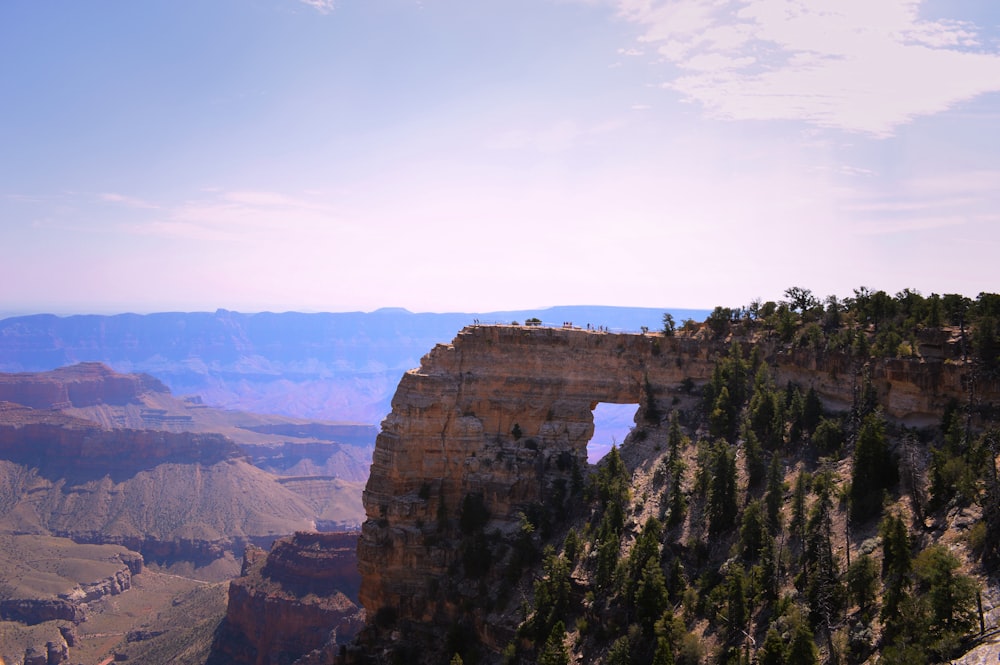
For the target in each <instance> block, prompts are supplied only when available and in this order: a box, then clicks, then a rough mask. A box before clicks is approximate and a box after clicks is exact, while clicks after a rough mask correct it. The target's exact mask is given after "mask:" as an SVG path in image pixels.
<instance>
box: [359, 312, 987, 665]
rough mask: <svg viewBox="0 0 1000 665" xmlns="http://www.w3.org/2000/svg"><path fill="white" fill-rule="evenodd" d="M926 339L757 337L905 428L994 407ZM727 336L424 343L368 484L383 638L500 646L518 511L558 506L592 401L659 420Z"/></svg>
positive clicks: (946, 351)
mask: <svg viewBox="0 0 1000 665" xmlns="http://www.w3.org/2000/svg"><path fill="white" fill-rule="evenodd" d="M737 341H738V340H737ZM933 342H934V340H931V341H928V342H927V344H928V345H929V346H933ZM937 342H938V346H937V347H935V349H933V350H935V351H936V352H935V353H927V354H926V355H923V356H921V357H917V358H912V359H884V360H882V359H872V360H866V361H865V362H859V361H856V360H854V359H852V358H851V357H849V356H847V355H845V354H835V353H827V354H821V353H816V352H814V351H805V350H802V351H797V350H794V349H787V348H785V347H784V346H779V345H770V346H769V345H767V344H761V345H760V348H761V352H762V353H764V354H765V355H766V356H767V360H768V362H769V364H770V365H771V366H772V367H773V368H774V374H775V382H776V383H777V384H778V385H784V383H785V382H787V381H792V382H795V383H798V384H799V385H801V386H803V388H804V389H807V388H809V387H812V388H814V389H815V390H816V392H817V393H818V394H819V396H820V397H821V399H822V400H823V401H824V403H826V404H828V405H830V406H833V407H837V406H838V405H839V406H841V407H843V406H847V405H850V404H852V402H853V401H854V400H855V399H856V397H857V394H858V391H859V390H860V387H861V385H862V384H863V383H868V384H870V386H871V387H872V388H873V389H874V390H875V391H876V393H877V395H878V398H879V401H880V403H881V405H882V407H883V409H884V411H885V413H886V415H887V417H888V418H890V419H892V420H896V421H899V422H903V423H912V424H921V423H926V422H927V421H929V420H933V419H935V418H938V417H939V414H940V413H941V412H942V410H943V409H944V406H945V405H946V404H947V403H948V402H949V401H950V400H953V399H957V400H968V399H969V397H970V395H971V396H975V398H976V399H978V400H981V401H986V402H990V403H994V404H995V403H997V401H998V397H1000V387H998V385H997V384H996V382H990V381H983V380H981V379H979V378H977V377H976V376H975V375H974V373H973V372H972V367H971V365H969V364H966V363H962V362H960V356H959V354H958V353H957V351H956V350H955V349H954V348H953V347H951V346H949V345H948V343H947V340H937ZM728 343H729V342H726V341H721V340H720V341H715V340H712V339H710V338H709V337H708V336H707V335H705V334H704V331H702V333H701V334H699V335H697V336H677V337H663V336H660V335H638V334H607V333H603V332H593V331H584V330H579V329H552V328H527V327H515V326H476V327H471V328H466V329H464V330H462V331H461V332H460V333H459V334H458V336H457V337H456V338H455V340H454V342H452V343H451V344H448V345H438V346H437V347H435V348H434V349H433V350H432V351H431V352H430V353H429V354H428V355H426V356H425V357H424V358H423V360H422V361H421V365H420V367H419V369H415V370H412V371H410V372H408V373H407V374H406V375H405V376H404V377H403V379H402V380H401V381H400V384H399V387H398V389H397V392H396V395H395V396H394V398H393V401H392V412H391V413H390V414H389V415H388V416H387V417H386V419H385V420H384V421H383V423H382V431H381V433H380V434H379V436H378V439H377V442H376V448H375V452H374V455H373V461H372V467H371V475H370V477H369V480H368V484H367V487H366V490H365V493H364V505H365V509H366V513H367V520H366V522H365V523H364V526H363V530H362V536H361V540H360V542H359V545H358V560H359V567H360V570H361V574H362V584H361V594H360V597H361V603H362V605H363V606H364V607H365V609H366V611H367V613H368V617H369V625H370V626H371V627H372V629H373V630H378V629H379V628H380V627H381V628H387V627H388V628H391V629H392V630H393V631H394V632H392V633H391V636H390V635H389V634H388V633H384V634H383V637H384V639H385V640H388V641H387V642H386V641H383V642H381V644H387V643H391V642H392V640H394V639H403V640H404V641H405V640H406V639H407V637H414V636H417V635H419V634H421V633H423V637H422V638H417V639H416V642H417V643H420V642H421V640H423V642H422V643H423V644H424V645H427V644H431V643H433V640H435V639H438V640H439V639H440V636H441V635H443V634H445V633H447V632H448V630H449V626H451V627H454V626H458V625H460V626H462V627H463V630H466V631H471V634H472V635H473V636H474V639H475V640H476V641H477V642H479V643H482V644H486V645H490V646H492V647H493V648H494V649H497V650H499V648H500V646H502V645H503V644H505V643H506V642H507V641H508V640H509V639H510V638H511V637H512V630H513V627H514V624H512V623H511V619H510V617H509V616H507V617H504V616H501V615H500V614H498V613H496V612H499V610H501V609H502V608H501V607H494V606H493V604H492V601H490V600H486V599H484V598H485V597H484V595H483V594H484V590H486V589H493V590H494V591H495V590H496V589H498V588H502V587H503V586H504V582H503V574H504V573H503V571H504V570H505V569H506V570H511V569H512V567H513V565H514V562H515V560H516V556H517V552H518V543H517V538H518V537H519V535H518V527H519V524H521V523H522V522H523V520H524V519H525V516H531V515H533V514H534V515H538V514H543V513H544V514H549V515H551V514H559V513H560V512H561V511H566V510H568V509H569V504H568V503H567V501H569V497H570V496H571V495H572V494H573V491H574V490H573V488H574V486H576V487H577V488H578V487H579V485H580V483H581V478H582V476H583V475H584V473H585V471H586V446H587V443H588V441H589V440H590V437H591V435H592V433H593V415H592V410H593V408H594V407H595V405H596V404H597V403H599V402H612V403H631V404H637V405H638V407H639V408H638V413H637V415H636V427H637V429H641V428H643V427H647V426H651V427H658V426H659V424H660V422H661V421H662V414H665V413H668V412H669V410H670V408H672V406H673V405H675V404H677V403H681V404H683V403H684V401H685V400H687V401H688V402H689V403H690V402H691V400H693V399H696V398H693V397H688V395H689V394H690V389H691V387H692V386H698V385H700V384H702V383H704V382H705V381H707V380H708V379H709V377H710V376H711V374H712V371H713V368H714V366H715V360H716V358H717V357H718V356H719V355H720V354H721V353H722V352H724V351H725V349H726V348H727V346H728ZM501 563H502V564H503V566H501V565H498V564H501ZM491 564H493V565H491ZM500 604H501V605H502V604H503V602H501V603H500ZM514 623H516V622H514ZM435 635H436V637H435ZM376 643H379V642H377V641H376ZM437 655H438V656H441V655H442V654H437ZM443 655H444V657H445V658H446V657H447V653H445V654H443Z"/></svg>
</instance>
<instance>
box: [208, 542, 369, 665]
mask: <svg viewBox="0 0 1000 665" xmlns="http://www.w3.org/2000/svg"><path fill="white" fill-rule="evenodd" d="M356 549H357V533H296V534H295V535H294V536H291V537H288V538H283V539H281V540H279V541H278V542H276V543H275V544H274V548H273V549H272V550H271V552H270V554H268V555H266V556H265V555H264V552H263V550H260V549H257V548H249V549H248V550H247V553H246V556H245V558H244V564H243V574H242V575H241V577H239V578H238V579H236V580H233V582H232V583H230V586H229V606H228V609H227V612H226V619H225V622H224V623H223V626H222V628H221V629H220V633H219V636H218V638H217V639H216V643H215V646H214V648H213V656H212V659H210V661H209V662H210V663H234V664H253V665H276V664H277V663H291V662H293V661H296V660H297V659H298V658H300V657H302V656H305V655H307V654H308V653H309V652H312V651H316V650H323V649H326V650H327V651H328V652H331V651H334V650H335V649H336V646H337V645H340V644H347V643H348V642H349V641H350V640H351V639H353V637H354V635H355V634H356V633H357V632H358V630H360V629H361V627H362V626H363V625H364V613H363V611H362V610H360V609H359V608H358V606H357V605H356V604H355V603H354V602H353V601H352V600H351V597H353V598H356V593H357V590H358V586H359V583H360V578H359V575H358V570H357V560H356V558H355V552H356ZM349 596H350V597H349Z"/></svg>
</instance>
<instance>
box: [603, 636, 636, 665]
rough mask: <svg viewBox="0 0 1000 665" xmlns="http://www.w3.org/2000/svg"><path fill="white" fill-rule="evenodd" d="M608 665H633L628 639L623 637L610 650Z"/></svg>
mask: <svg viewBox="0 0 1000 665" xmlns="http://www.w3.org/2000/svg"><path fill="white" fill-rule="evenodd" d="M604 662H606V663H607V665H632V649H631V646H630V645H629V642H628V637H626V636H624V635H622V636H621V637H619V638H618V639H617V640H615V641H614V643H612V645H611V648H610V649H609V650H608V658H607V660H605V661H604Z"/></svg>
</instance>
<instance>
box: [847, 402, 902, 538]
mask: <svg viewBox="0 0 1000 665" xmlns="http://www.w3.org/2000/svg"><path fill="white" fill-rule="evenodd" d="M898 480H899V472H898V471H897V469H896V466H895V465H894V464H893V460H892V457H891V456H890V454H889V444H888V441H887V440H886V436H885V424H884V422H883V421H882V418H881V416H880V415H879V414H877V413H872V414H868V415H867V416H865V418H864V420H863V421H862V423H861V429H860V431H859V432H858V442H857V445H856V446H855V449H854V464H853V466H852V470H851V519H852V520H853V521H855V522H863V521H865V520H867V519H869V518H871V517H873V516H874V515H876V514H877V513H878V512H879V510H881V506H882V493H883V492H884V491H885V490H887V489H889V488H890V487H892V486H893V485H895V484H896V482H897V481H898Z"/></svg>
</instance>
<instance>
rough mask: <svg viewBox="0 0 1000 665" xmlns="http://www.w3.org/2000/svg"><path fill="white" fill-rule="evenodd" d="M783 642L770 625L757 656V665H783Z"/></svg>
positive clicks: (784, 661)
mask: <svg viewBox="0 0 1000 665" xmlns="http://www.w3.org/2000/svg"><path fill="white" fill-rule="evenodd" d="M786 662H787V661H786V660H785V641H784V640H783V639H781V634H780V633H778V631H777V630H775V628H774V626H773V625H772V626H771V627H770V628H768V629H767V635H766V636H765V637H764V644H763V645H761V647H760V651H759V652H758V654H757V663H758V665H785V663H786Z"/></svg>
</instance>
